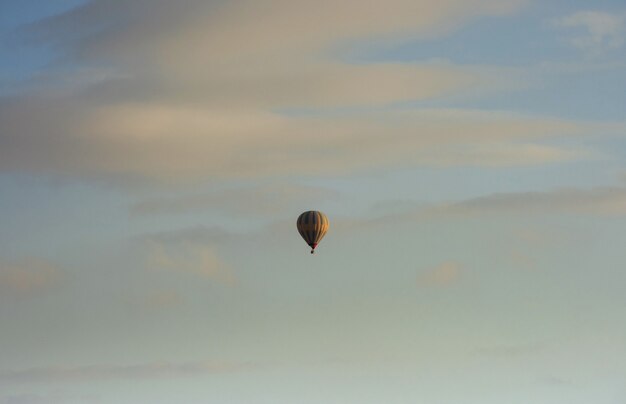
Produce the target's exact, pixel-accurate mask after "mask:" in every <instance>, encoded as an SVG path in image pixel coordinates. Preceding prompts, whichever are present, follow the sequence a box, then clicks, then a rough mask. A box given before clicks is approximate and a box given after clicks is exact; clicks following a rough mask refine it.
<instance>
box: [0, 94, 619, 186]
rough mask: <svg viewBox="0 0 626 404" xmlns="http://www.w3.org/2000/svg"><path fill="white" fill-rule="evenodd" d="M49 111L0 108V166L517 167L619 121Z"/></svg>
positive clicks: (109, 169) (479, 115)
mask: <svg viewBox="0 0 626 404" xmlns="http://www.w3.org/2000/svg"><path fill="white" fill-rule="evenodd" d="M53 104H55V102H54V101H49V102H45V101H38V102H34V103H31V102H29V101H25V102H24V103H17V104H14V105H12V106H11V107H8V108H0V121H3V122H5V123H6V126H5V127H6V130H5V131H3V132H2V133H1V134H0V146H1V147H0V171H5V172H6V171H27V172H36V173H42V172H43V173H54V174H60V175H71V176H88V177H89V176H90V177H96V178H99V177H102V176H105V177H111V178H143V179H152V180H158V181H163V182H175V183H176V182H185V181H199V180H206V179H208V178H250V177H257V178H258V177H264V176H265V177H267V176H291V175H338V174H339V175H340V174H347V173H351V172H354V171H359V170H365V169H375V168H378V167H403V166H416V165H428V166H432V165H454V164H457V165H467V164H471V165H483V166H500V165H519V164H521V165H524V164H538V163H546V162H551V161H564V160H570V159H574V158H581V157H584V156H585V155H586V154H588V153H586V152H585V151H576V150H567V149H565V150H559V149H558V148H556V147H548V146H541V145H537V144H534V143H533V141H534V140H543V139H545V138H558V137H564V136H573V135H581V136H582V135H589V134H596V133H604V134H611V133H617V132H619V133H622V132H623V128H622V127H620V126H619V125H615V126H610V125H603V124H584V123H577V122H567V121H561V120H556V119H545V118H536V117H531V116H516V115H513V114H506V113H500V112H491V113H488V112H481V111H461V110H404V111H366V112H355V113H350V114H347V115H341V116H335V115H331V116H327V115H321V116H319V115H318V116H285V115H280V114H276V113H271V112H262V111H258V110H257V111H237V110H223V111H215V110H210V109H205V108H202V107H198V106H196V107H193V106H179V105H156V104H152V103H150V104H124V105H122V104H117V105H114V106H107V107H99V108H97V109H89V108H87V109H85V108H84V107H83V106H80V105H74V106H68V105H64V103H63V102H60V103H56V104H55V105H53ZM33 117H36V119H34V118H33Z"/></svg>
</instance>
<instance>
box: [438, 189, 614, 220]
mask: <svg viewBox="0 0 626 404" xmlns="http://www.w3.org/2000/svg"><path fill="white" fill-rule="evenodd" d="M442 210H444V211H446V210H447V211H449V212H451V213H488V212H519V213H528V214H532V213H539V214H541V213H579V214H593V215H624V214H626V188H621V187H598V188H592V189H576V188H570V189H567V188H564V189H556V190H553V191H547V192H519V193H500V194H492V195H489V196H485V197H480V198H474V199H470V200H466V201H463V202H459V203H453V204H450V205H447V206H443V207H442Z"/></svg>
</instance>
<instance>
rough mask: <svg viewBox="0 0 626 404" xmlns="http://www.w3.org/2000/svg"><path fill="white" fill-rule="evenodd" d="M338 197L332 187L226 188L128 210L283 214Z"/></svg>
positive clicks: (155, 200)
mask: <svg viewBox="0 0 626 404" xmlns="http://www.w3.org/2000/svg"><path fill="white" fill-rule="evenodd" d="M337 197H338V192H337V191H334V190H331V189H324V188H319V187H304V186H295V185H294V186H289V185H284V186H277V185H268V186H256V187H252V188H235V189H226V190H223V191H214V192H211V193H205V194H194V195H187V196H174V197H160V198H152V199H147V200H143V201H140V202H137V203H135V204H133V205H132V206H131V208H130V211H131V213H133V214H138V215H147V214H177V213H179V214H180V213H193V212H201V211H207V210H210V211H217V212H225V213H229V214H248V215H268V214H279V213H280V214H285V213H286V212H288V211H290V210H293V209H294V206H300V205H302V204H305V203H306V204H311V203H313V202H318V201H320V200H324V199H335V198H337ZM292 213H293V212H292Z"/></svg>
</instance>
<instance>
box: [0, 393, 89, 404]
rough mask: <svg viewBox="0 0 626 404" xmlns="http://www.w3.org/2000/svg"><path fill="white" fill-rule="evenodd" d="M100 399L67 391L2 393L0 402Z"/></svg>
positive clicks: (56, 402) (43, 403)
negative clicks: (3, 394)
mask: <svg viewBox="0 0 626 404" xmlns="http://www.w3.org/2000/svg"><path fill="white" fill-rule="evenodd" d="M98 402H100V399H99V398H98V397H97V396H93V395H76V394H67V393H61V392H59V393H51V394H28V393H24V394H9V395H5V396H2V395H0V404H62V403H98Z"/></svg>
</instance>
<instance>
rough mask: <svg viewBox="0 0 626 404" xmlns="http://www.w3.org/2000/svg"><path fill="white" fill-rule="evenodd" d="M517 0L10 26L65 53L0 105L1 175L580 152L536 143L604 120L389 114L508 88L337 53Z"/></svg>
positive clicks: (449, 24)
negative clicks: (410, 105)
mask: <svg viewBox="0 0 626 404" xmlns="http://www.w3.org/2000/svg"><path fill="white" fill-rule="evenodd" d="M524 3H525V2H523V1H517V0H510V1H495V0H470V1H467V0H463V1H461V0H445V1H439V2H436V3H433V2H427V1H414V0H412V1H409V0H392V1H391V2H386V3H385V4H384V5H382V4H380V5H379V4H374V3H371V4H370V3H368V4H366V5H364V4H362V3H361V2H356V1H346V2H342V3H341V4H337V3H336V2H327V1H322V2H321V3H319V2H318V3H316V5H315V6H314V7H313V6H311V4H310V2H305V1H301V0H296V1H286V0H271V1H266V2H263V3H258V2H255V1H249V0H241V1H233V2H206V1H199V0H184V1H182V2H181V3H176V5H174V4H172V3H171V2H167V1H164V0H156V1H146V0H132V1H127V2H117V1H113V0H96V1H92V2H90V3H88V4H86V5H84V6H82V7H79V8H77V9H75V10H73V11H70V12H68V13H65V14H63V15H61V16H57V17H54V18H50V19H47V20H44V21H42V22H39V23H36V24H33V25H31V26H29V27H28V28H25V29H24V31H27V32H28V33H29V34H30V35H34V36H39V40H40V41H42V42H44V43H50V44H53V45H54V46H55V47H56V49H59V50H60V52H61V53H62V54H63V55H64V57H63V58H61V59H60V60H58V61H57V63H56V64H54V66H56V68H50V69H48V70H47V71H45V72H44V74H43V77H44V78H43V79H42V78H40V79H39V81H38V82H37V84H36V85H34V86H31V87H30V89H29V90H28V91H24V92H23V93H22V94H20V95H18V96H14V97H9V98H6V99H4V100H3V101H1V102H0V122H2V126H3V131H2V133H0V172H15V171H25V172H31V173H38V174H41V173H45V174H55V175H65V176H78V177H89V178H105V179H120V180H132V179H143V180H153V181H161V182H170V183H180V182H189V181H206V180H207V179H215V178H237V177H246V178H249V177H256V178H258V177H272V176H283V177H284V176H291V175H313V176H316V175H336V174H346V173H352V172H354V171H359V170H370V169H376V168H380V167H384V168H388V167H391V168H394V167H398V166H415V165H429V166H430V165H434V166H440V165H453V164H457V165H481V166H483V165H484V166H503V165H526V164H544V163H548V162H561V161H566V160H571V159H577V158H585V157H587V153H586V152H585V151H580V150H569V149H560V148H557V147H554V146H546V145H544V144H542V141H543V140H544V138H548V137H550V138H552V137H558V136H568V135H581V134H589V133H596V132H601V131H605V129H606V128H604V127H603V126H601V125H596V124H584V123H580V122H566V121H561V120H558V119H546V118H537V117H532V116H515V115H512V114H506V113H497V112H494V113H485V112H481V111H473V110H469V111H462V110H433V109H430V110H399V109H398V108H395V107H390V106H393V105H396V104H397V103H399V102H403V101H408V100H426V99H433V98H441V97H448V96H451V95H459V94H470V93H471V94H474V95H475V94H481V93H486V92H489V91H491V90H493V89H494V88H499V89H501V88H502V87H503V85H504V87H506V86H510V85H511V84H510V82H511V81H512V80H510V79H507V78H506V77H505V78H502V79H501V78H499V77H500V76H506V74H498V71H497V69H495V68H493V67H484V66H478V67H476V66H455V65H453V64H451V63H448V62H445V61H426V62H421V63H384V62H377V63H351V62H348V61H345V60H343V59H342V57H341V55H342V51H341V49H345V48H346V47H350V46H351V44H355V43H358V42H359V41H366V42H368V43H370V42H372V41H383V42H385V41H391V40H406V39H407V38H411V39H415V38H421V39H429V38H432V37H433V36H437V35H443V34H445V33H447V32H450V31H452V30H454V29H457V28H458V27H460V26H461V25H462V24H463V23H465V22H466V21H468V20H470V19H472V18H477V17H480V16H485V15H491V16H496V15H505V14H510V13H513V12H515V11H516V10H519V9H520V7H522V6H523V4H524ZM494 69H495V70H494ZM45 77H49V78H48V80H47V81H48V82H54V83H66V84H63V85H59V84H54V85H52V86H51V87H52V89H50V88H49V87H50V86H47V85H46V79H45ZM63 77H66V78H68V79H67V80H66V79H63ZM73 77H80V79H78V80H76V79H70V78H73ZM507 77H508V76H507ZM515 82H516V83H518V82H519V80H516V81H515ZM59 87H60V88H59ZM381 106H384V107H385V108H378V107H381ZM346 107H347V108H346ZM294 110H297V111H302V110H305V111H307V112H306V113H300V114H295V113H294V112H293V111H294ZM289 111H291V112H289ZM616 130H617V129H616ZM211 198H212V197H208V199H209V200H211ZM203 199H204V198H203V197H202V196H198V197H197V198H195V199H194V198H191V199H189V200H186V201H178V202H175V201H163V203H159V202H155V203H147V204H146V205H144V206H141V207H137V210H138V211H142V210H143V211H149V210H150V209H155V210H168V209H171V210H176V209H177V207H176V205H178V206H184V205H187V206H188V207H191V208H192V209H194V208H196V207H199V206H200V205H202V204H203V203H204V202H206V200H203ZM210 202H211V203H213V202H214V201H213V200H211V201H210ZM183 209H184V207H183Z"/></svg>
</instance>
